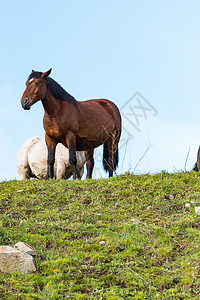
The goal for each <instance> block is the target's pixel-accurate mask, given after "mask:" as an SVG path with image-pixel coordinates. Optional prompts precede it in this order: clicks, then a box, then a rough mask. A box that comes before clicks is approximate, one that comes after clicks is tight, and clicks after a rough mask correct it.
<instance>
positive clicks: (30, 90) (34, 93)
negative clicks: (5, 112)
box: [21, 69, 51, 110]
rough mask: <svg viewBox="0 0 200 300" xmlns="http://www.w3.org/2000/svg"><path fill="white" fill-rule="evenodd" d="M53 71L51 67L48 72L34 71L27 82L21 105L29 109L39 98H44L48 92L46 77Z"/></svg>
mask: <svg viewBox="0 0 200 300" xmlns="http://www.w3.org/2000/svg"><path fill="white" fill-rule="evenodd" d="M50 73H51V69H50V70H49V71H47V72H44V73H42V72H35V71H32V73H31V74H30V76H29V77H28V80H27V82H26V89H25V91H24V93H23V95H22V98H21V105H22V107H23V108H24V109H26V110H28V109H30V108H31V106H32V105H33V104H34V103H36V102H37V101H38V100H43V99H44V98H45V97H46V93H47V83H46V80H45V79H46V78H47V77H48V76H49V74H50Z"/></svg>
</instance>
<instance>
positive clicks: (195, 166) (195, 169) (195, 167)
mask: <svg viewBox="0 0 200 300" xmlns="http://www.w3.org/2000/svg"><path fill="white" fill-rule="evenodd" d="M192 170H193V171H196V172H198V171H199V170H198V168H197V163H195V165H194V167H193V169H192Z"/></svg>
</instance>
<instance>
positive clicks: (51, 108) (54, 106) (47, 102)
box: [42, 92, 60, 117]
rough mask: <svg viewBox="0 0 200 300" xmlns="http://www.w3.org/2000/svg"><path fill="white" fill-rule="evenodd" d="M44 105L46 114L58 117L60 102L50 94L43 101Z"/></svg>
mask: <svg viewBox="0 0 200 300" xmlns="http://www.w3.org/2000/svg"><path fill="white" fill-rule="evenodd" d="M42 105H43V107H44V110H45V112H46V113H47V114H48V115H49V116H50V117H53V116H54V115H56V114H57V113H58V111H59V108H60V101H59V100H58V99H56V98H55V97H54V96H53V95H52V94H51V93H50V92H49V93H47V95H46V97H45V98H44V99H43V100H42Z"/></svg>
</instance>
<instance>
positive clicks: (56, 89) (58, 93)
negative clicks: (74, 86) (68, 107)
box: [28, 72, 76, 104]
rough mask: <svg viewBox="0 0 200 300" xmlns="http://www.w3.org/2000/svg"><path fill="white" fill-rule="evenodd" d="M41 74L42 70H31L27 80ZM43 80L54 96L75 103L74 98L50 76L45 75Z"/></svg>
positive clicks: (38, 76)
mask: <svg viewBox="0 0 200 300" xmlns="http://www.w3.org/2000/svg"><path fill="white" fill-rule="evenodd" d="M41 74H42V72H32V73H31V74H30V75H29V77H28V80H29V79H31V78H38V79H39V78H40V76H41ZM45 80H46V82H47V87H48V89H49V90H50V92H51V93H52V95H53V96H54V97H55V98H57V99H60V100H64V101H67V102H70V103H74V104H76V99H75V98H74V97H73V96H71V95H70V94H69V93H67V92H66V91H65V90H64V89H63V88H62V87H61V86H60V84H58V83H57V82H56V81H55V80H53V79H52V78H51V77H47V78H46V79H45Z"/></svg>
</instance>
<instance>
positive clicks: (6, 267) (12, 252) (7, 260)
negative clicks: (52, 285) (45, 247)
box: [0, 246, 36, 274]
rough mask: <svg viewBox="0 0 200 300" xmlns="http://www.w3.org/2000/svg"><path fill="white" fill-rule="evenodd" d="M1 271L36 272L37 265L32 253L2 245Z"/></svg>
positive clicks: (0, 248) (0, 253)
mask: <svg viewBox="0 0 200 300" xmlns="http://www.w3.org/2000/svg"><path fill="white" fill-rule="evenodd" d="M0 271H1V272H5V273H13V272H20V273H22V274H25V273H32V272H35V271H36V267H35V263H34V259H33V257H32V256H31V255H29V254H27V253H24V252H21V251H18V250H17V249H15V248H13V247H10V246H0Z"/></svg>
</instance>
